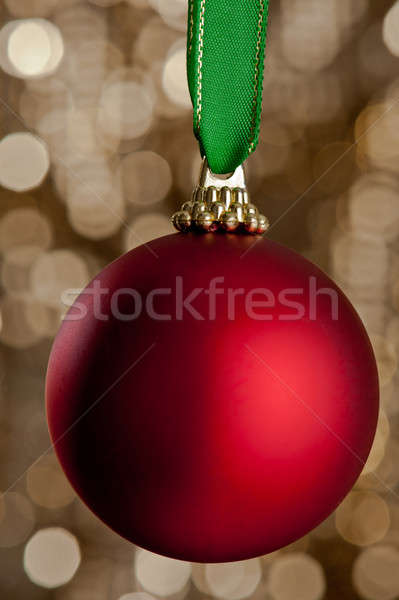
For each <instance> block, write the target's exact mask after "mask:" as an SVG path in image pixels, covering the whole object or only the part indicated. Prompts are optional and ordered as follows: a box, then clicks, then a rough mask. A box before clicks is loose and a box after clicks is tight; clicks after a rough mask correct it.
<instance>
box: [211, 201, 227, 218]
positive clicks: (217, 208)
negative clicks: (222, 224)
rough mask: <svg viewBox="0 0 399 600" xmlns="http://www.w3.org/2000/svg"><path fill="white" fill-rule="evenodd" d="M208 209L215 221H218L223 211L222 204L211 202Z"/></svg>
mask: <svg viewBox="0 0 399 600" xmlns="http://www.w3.org/2000/svg"><path fill="white" fill-rule="evenodd" d="M210 209H211V212H212V214H213V216H214V218H215V219H216V221H220V219H221V216H222V215H223V213H224V211H225V208H224V204H223V203H222V202H213V203H212V206H211V207H210Z"/></svg>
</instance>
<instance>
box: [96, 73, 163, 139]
mask: <svg viewBox="0 0 399 600" xmlns="http://www.w3.org/2000/svg"><path fill="white" fill-rule="evenodd" d="M153 110H154V98H153V95H152V94H151V92H150V91H149V90H147V88H146V87H145V86H144V85H143V84H141V83H139V82H137V81H114V82H112V83H109V84H108V85H106V86H105V87H104V89H103V91H102V93H101V97H100V108H99V112H98V123H99V125H100V127H101V129H102V130H103V131H104V132H105V133H108V134H109V135H114V136H117V137H119V138H120V139H131V138H137V137H140V136H142V135H144V134H145V133H146V132H147V131H148V130H149V129H150V127H151V124H152V119H153Z"/></svg>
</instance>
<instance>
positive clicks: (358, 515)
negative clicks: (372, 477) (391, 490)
mask: <svg viewBox="0 0 399 600" xmlns="http://www.w3.org/2000/svg"><path fill="white" fill-rule="evenodd" d="M335 523H336V527H337V530H338V532H339V533H340V535H341V536H342V537H343V538H344V539H345V540H346V541H347V542H350V543H351V544H356V545H357V546H369V545H371V544H375V543H376V542H379V541H380V540H382V538H383V537H384V536H385V534H386V533H387V531H388V529H389V525H390V518H389V510H388V505H387V503H386V502H385V500H383V499H382V498H381V497H380V496H378V495H377V494H374V493H373V492H351V493H350V494H349V495H348V496H347V497H346V498H345V499H344V501H343V502H342V503H341V504H340V506H339V507H338V509H337V511H336V513H335Z"/></svg>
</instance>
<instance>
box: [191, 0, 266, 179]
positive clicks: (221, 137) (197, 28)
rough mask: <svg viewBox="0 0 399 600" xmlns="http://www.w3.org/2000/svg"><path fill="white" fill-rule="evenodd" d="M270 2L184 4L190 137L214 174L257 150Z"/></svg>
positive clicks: (228, 169)
mask: <svg viewBox="0 0 399 600" xmlns="http://www.w3.org/2000/svg"><path fill="white" fill-rule="evenodd" d="M268 4H269V0H189V10H188V36H187V75H188V82H189V88H190V94H191V99H192V103H193V108H194V133H195V135H196V137H197V138H198V140H199V144H200V149H201V154H202V155H205V156H206V157H207V159H208V163H209V166H210V168H211V170H212V171H213V172H214V173H220V174H222V173H230V172H232V171H234V170H235V169H236V167H238V165H240V164H241V163H242V162H244V160H245V159H246V158H247V157H248V155H249V154H250V153H251V152H253V151H254V150H255V148H256V145H257V143H258V138H259V125H260V115H261V106H262V84H263V68H264V54H265V43H266V30H267V16H268Z"/></svg>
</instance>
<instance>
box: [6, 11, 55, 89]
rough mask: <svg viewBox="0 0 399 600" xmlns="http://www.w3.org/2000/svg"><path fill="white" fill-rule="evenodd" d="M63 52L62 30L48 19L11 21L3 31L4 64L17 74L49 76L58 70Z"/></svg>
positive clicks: (26, 76) (30, 76)
mask: <svg viewBox="0 0 399 600" xmlns="http://www.w3.org/2000/svg"><path fill="white" fill-rule="evenodd" d="M63 56H64V43H63V40H62V36H61V33H60V31H59V29H58V27H57V26H56V25H54V24H53V23H51V22H50V21H47V20H45V19H21V20H19V21H10V22H8V23H7V24H6V25H5V26H4V27H3V28H2V29H1V31H0V65H1V67H2V68H3V69H4V70H5V71H6V72H7V73H8V74H9V75H12V76H14V77H20V78H22V79H27V80H29V79H32V78H33V79H35V78H41V77H47V76H48V75H51V74H52V73H54V71H56V69H57V68H58V66H59V65H60V62H61V60H62V58H63Z"/></svg>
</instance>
